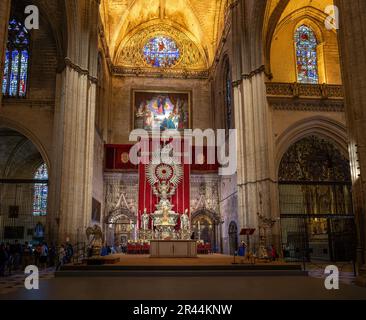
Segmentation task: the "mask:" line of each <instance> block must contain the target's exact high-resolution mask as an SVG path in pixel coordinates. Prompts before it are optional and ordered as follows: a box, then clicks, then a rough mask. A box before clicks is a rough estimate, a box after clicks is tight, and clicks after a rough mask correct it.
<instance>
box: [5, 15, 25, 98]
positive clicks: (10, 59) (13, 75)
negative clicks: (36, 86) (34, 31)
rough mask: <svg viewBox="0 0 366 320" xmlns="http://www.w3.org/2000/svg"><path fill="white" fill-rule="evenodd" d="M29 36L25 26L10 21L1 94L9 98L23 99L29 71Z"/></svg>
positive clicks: (13, 20) (15, 21) (14, 20)
mask: <svg viewBox="0 0 366 320" xmlns="http://www.w3.org/2000/svg"><path fill="white" fill-rule="evenodd" d="M29 43H30V41H29V34H28V31H27V29H26V28H25V26H24V25H23V24H22V23H21V22H19V21H17V20H16V19H11V20H10V22H9V26H8V43H7V48H6V57H5V65H4V76H3V79H2V93H3V94H4V95H6V96H11V97H25V95H26V91H27V79H28V71H29V67H28V66H29Z"/></svg>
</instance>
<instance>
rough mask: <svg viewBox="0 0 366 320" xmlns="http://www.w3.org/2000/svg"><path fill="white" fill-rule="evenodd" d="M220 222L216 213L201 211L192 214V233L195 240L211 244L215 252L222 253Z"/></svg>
mask: <svg viewBox="0 0 366 320" xmlns="http://www.w3.org/2000/svg"><path fill="white" fill-rule="evenodd" d="M219 223H220V220H219V218H218V216H217V215H216V213H214V212H211V211H209V210H200V211H197V212H195V213H193V214H192V231H193V232H194V235H195V239H196V240H201V241H203V242H204V243H206V244H207V243H209V244H211V248H212V250H213V252H219V251H220V249H219V248H220V235H219V230H220V228H219Z"/></svg>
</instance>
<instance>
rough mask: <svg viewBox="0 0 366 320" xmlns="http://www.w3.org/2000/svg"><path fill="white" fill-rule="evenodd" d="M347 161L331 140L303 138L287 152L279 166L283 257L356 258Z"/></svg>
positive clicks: (345, 259)
mask: <svg viewBox="0 0 366 320" xmlns="http://www.w3.org/2000/svg"><path fill="white" fill-rule="evenodd" d="M351 189H352V184H351V177H350V166H349V162H348V160H347V158H346V156H345V155H343V154H342V153H341V152H340V151H339V150H338V149H337V148H336V147H335V145H334V144H333V143H332V142H330V141H328V140H326V139H322V138H320V137H317V136H309V137H306V138H304V139H302V140H300V141H299V142H297V143H295V144H294V145H292V146H291V147H290V148H289V150H288V151H287V152H286V153H285V155H284V157H283V159H282V161H281V165H280V169H279V196H280V210H281V228H282V245H283V254H284V257H285V259H287V260H291V261H296V260H305V261H352V260H354V259H355V248H356V245H355V242H356V241H355V240H356V239H355V234H356V228H355V223H354V214H353V208H352V190H351Z"/></svg>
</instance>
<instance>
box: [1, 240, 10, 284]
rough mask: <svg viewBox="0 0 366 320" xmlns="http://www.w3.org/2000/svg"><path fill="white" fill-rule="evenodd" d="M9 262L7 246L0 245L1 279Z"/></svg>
mask: <svg viewBox="0 0 366 320" xmlns="http://www.w3.org/2000/svg"><path fill="white" fill-rule="evenodd" d="M7 262H8V253H7V251H6V248H5V245H4V244H3V243H2V244H1V245H0V277H4V275H5V269H6V265H7Z"/></svg>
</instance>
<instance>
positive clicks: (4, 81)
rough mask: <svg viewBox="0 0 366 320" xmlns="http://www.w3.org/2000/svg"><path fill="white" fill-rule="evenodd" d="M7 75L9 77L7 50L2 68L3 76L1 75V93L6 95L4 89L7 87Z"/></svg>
mask: <svg viewBox="0 0 366 320" xmlns="http://www.w3.org/2000/svg"><path fill="white" fill-rule="evenodd" d="M8 75H9V50H6V52H5V67H4V75H3V86H2V93H3V94H5V93H6V88H7V87H8Z"/></svg>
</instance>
